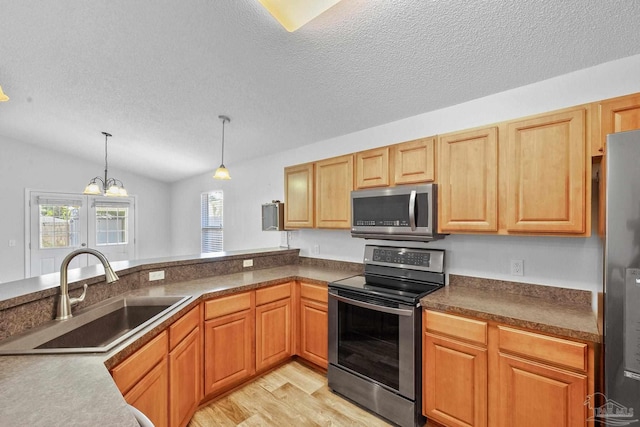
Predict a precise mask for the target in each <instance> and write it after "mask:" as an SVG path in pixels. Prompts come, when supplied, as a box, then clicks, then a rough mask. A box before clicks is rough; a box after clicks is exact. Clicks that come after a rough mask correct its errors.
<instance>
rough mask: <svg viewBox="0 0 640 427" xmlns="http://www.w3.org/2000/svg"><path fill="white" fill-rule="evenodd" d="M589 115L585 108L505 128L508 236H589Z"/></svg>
mask: <svg viewBox="0 0 640 427" xmlns="http://www.w3.org/2000/svg"><path fill="white" fill-rule="evenodd" d="M585 116H586V110H585V109H584V108H575V109H570V110H563V111H561V112H557V113H553V114H547V115H541V116H535V117H533V118H529V119H524V120H518V121H512V122H509V123H507V135H506V136H507V139H506V171H505V172H506V174H505V178H506V205H507V206H506V207H507V209H506V227H507V231H509V232H534V233H562V234H565V233H566V234H573V233H575V234H583V233H586V232H587V219H590V215H589V212H590V209H589V207H588V206H589V203H587V200H590V197H589V198H588V197H587V196H588V195H589V196H590V188H591V187H590V185H589V184H590V181H591V176H590V168H589V167H588V166H590V165H591V159H590V157H588V156H587V155H586V153H587V144H586V119H585ZM588 172H589V173H588ZM587 190H589V191H587Z"/></svg>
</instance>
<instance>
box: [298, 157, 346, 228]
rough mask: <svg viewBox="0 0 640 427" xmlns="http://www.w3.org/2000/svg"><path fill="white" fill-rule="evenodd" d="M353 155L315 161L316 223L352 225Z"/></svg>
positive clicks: (329, 226)
mask: <svg viewBox="0 0 640 427" xmlns="http://www.w3.org/2000/svg"><path fill="white" fill-rule="evenodd" d="M353 157H354V156H353V155H352V154H349V155H346V156H340V157H334V158H331V159H327V160H322V161H319V162H316V173H315V184H316V225H317V227H320V228H347V229H348V228H351V191H352V190H353ZM287 200H288V199H287Z"/></svg>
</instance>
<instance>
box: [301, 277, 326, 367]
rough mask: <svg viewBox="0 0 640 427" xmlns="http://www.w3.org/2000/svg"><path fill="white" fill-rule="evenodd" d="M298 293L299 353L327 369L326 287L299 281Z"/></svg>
mask: <svg viewBox="0 0 640 427" xmlns="http://www.w3.org/2000/svg"><path fill="white" fill-rule="evenodd" d="M299 295H300V304H299V308H300V321H299V355H300V357H302V358H303V359H305V360H308V361H309V362H311V363H313V364H315V365H318V366H320V367H322V368H324V369H327V367H328V366H329V356H328V343H329V337H328V332H329V316H328V293H327V287H326V286H319V285H314V284H311V283H304V282H301V283H300V290H299Z"/></svg>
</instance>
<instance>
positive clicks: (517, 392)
mask: <svg viewBox="0 0 640 427" xmlns="http://www.w3.org/2000/svg"><path fill="white" fill-rule="evenodd" d="M498 369H499V382H498V386H497V387H498V392H497V394H496V397H497V399H498V402H497V405H496V407H497V408H498V411H499V414H498V426H499V427H512V426H518V427H570V426H571V427H577V426H580V427H583V426H585V425H586V419H587V407H586V406H585V405H584V401H585V397H586V396H587V394H588V392H587V377H586V375H581V374H576V373H573V372H569V371H565V370H562V369H558V368H554V367H551V366H547V365H544V364H540V363H535V362H530V361H527V360H525V359H520V358H517V357H513V356H509V355H506V354H502V353H500V354H499V355H498Z"/></svg>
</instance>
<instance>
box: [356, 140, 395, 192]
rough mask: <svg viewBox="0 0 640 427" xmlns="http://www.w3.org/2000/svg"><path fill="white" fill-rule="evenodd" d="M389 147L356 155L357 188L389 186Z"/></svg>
mask: <svg viewBox="0 0 640 427" xmlns="http://www.w3.org/2000/svg"><path fill="white" fill-rule="evenodd" d="M389 181H390V180H389V147H382V148H375V149H373V150H367V151H361V152H359V153H356V188H358V189H360V188H372V187H388V186H389Z"/></svg>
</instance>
